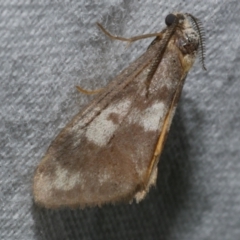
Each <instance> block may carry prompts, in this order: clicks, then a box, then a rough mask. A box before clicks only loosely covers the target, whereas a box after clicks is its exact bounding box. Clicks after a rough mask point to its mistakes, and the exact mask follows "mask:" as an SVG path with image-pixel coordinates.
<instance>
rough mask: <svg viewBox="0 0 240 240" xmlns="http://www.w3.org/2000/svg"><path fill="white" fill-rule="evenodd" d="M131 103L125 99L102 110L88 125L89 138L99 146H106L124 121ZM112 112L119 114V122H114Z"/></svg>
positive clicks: (87, 134)
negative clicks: (111, 116)
mask: <svg viewBox="0 0 240 240" xmlns="http://www.w3.org/2000/svg"><path fill="white" fill-rule="evenodd" d="M130 105H131V101H130V100H127V99H125V100H122V101H120V102H117V103H115V104H110V105H109V106H108V107H107V108H105V109H104V110H102V112H101V113H100V114H99V115H98V116H97V117H96V118H95V119H94V120H93V121H92V122H91V124H90V125H89V126H88V128H87V131H86V137H87V139H88V140H89V141H91V142H93V143H95V144H96V145H98V146H105V145H106V144H107V143H108V141H109V140H110V138H111V137H112V136H113V134H114V132H115V131H116V129H117V128H118V125H119V123H121V122H122V120H123V119H124V117H125V116H126V114H127V113H128V111H129V108H130ZM111 114H117V117H118V123H114V122H113V121H112V120H111V118H110V115H111Z"/></svg>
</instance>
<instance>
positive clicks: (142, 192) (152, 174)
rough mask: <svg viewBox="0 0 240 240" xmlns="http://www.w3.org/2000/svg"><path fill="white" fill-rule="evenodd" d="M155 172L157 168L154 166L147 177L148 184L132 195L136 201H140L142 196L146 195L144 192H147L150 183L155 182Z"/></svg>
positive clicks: (153, 183)
mask: <svg viewBox="0 0 240 240" xmlns="http://www.w3.org/2000/svg"><path fill="white" fill-rule="evenodd" d="M157 172H158V169H157V167H155V168H154V169H153V172H152V173H151V176H150V178H149V181H148V184H147V186H146V188H145V189H144V190H142V191H140V192H137V193H136V194H135V196H134V198H135V199H136V202H137V203H139V202H140V201H142V200H143V199H144V197H145V196H146V194H147V193H148V191H149V189H150V187H151V186H152V185H155V184H156V180H157Z"/></svg>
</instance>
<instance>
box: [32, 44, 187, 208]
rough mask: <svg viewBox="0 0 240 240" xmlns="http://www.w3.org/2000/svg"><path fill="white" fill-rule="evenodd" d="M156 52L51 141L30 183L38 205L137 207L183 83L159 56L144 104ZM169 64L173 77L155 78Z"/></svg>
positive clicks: (171, 61)
mask: <svg viewBox="0 0 240 240" xmlns="http://www.w3.org/2000/svg"><path fill="white" fill-rule="evenodd" d="M156 45H157V44H155V45H154V46H152V47H151V48H150V49H149V50H148V51H147V52H146V53H145V54H144V55H143V56H142V57H140V58H139V59H138V60H136V61H135V62H134V63H133V64H132V65H131V66H130V67H129V68H128V69H126V70H125V71H123V72H122V74H120V75H119V76H118V77H117V78H116V81H114V82H113V83H110V84H109V85H108V87H107V88H106V91H105V92H103V93H102V94H100V95H99V97H97V98H96V99H95V100H93V102H92V103H90V104H89V106H88V107H87V108H86V109H85V110H83V111H82V112H81V113H80V114H78V115H77V116H76V117H75V118H74V119H73V120H72V121H71V122H70V123H69V124H68V125H67V126H66V127H65V128H64V129H63V130H62V132H61V133H60V134H59V135H58V137H57V138H56V139H55V140H54V141H53V142H52V144H51V145H50V147H49V149H48V151H47V153H46V155H45V156H44V157H43V159H42V161H41V162H40V164H39V166H38V168H37V169H36V172H35V176H34V198H35V201H36V202H37V203H39V204H41V205H44V206H45V207H49V208H56V207H61V206H69V207H76V206H79V207H85V206H95V205H102V204H104V203H107V202H112V203H113V202H117V201H123V200H126V201H131V200H132V199H133V198H134V197H135V198H136V199H137V200H141V199H142V198H143V197H144V195H145V194H146V192H147V191H148V188H149V186H150V185H152V184H154V183H155V180H156V174H157V166H156V164H157V161H158V156H159V154H160V153H161V148H159V144H163V142H164V141H162V140H161V141H160V139H161V138H162V139H165V136H166V133H167V132H168V126H169V124H170V122H171V119H170V116H171V115H172V114H173V112H174V104H175V102H176V95H180V92H181V88H180V92H177V91H176V89H177V87H178V85H181V83H182V82H183V80H182V79H183V73H182V71H181V66H180V62H179V60H178V57H177V56H176V57H175V58H174V57H171V59H166V58H167V56H168V55H167V54H166V57H165V58H163V61H162V62H163V64H160V66H159V68H158V69H157V72H156V74H155V75H154V76H153V79H152V81H151V85H150V86H149V96H148V97H146V95H147V94H146V85H145V80H146V76H147V73H148V71H149V69H148V67H149V64H150V62H151V60H152V59H153V57H154V52H155V49H154V48H155V47H156V48H157V46H156ZM146 59H147V61H146ZM146 62H147V63H146ZM169 64H170V65H171V64H175V65H176V64H178V65H179V66H177V67H178V68H176V69H179V70H176V71H173V72H171V73H168V74H167V75H164V74H162V73H164V72H166V71H167V70H168V68H169ZM139 69H140V70H139ZM159 76H160V77H159ZM116 86H118V87H116ZM173 103H174V104H173Z"/></svg>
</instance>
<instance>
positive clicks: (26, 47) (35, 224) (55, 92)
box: [0, 0, 240, 240]
mask: <svg viewBox="0 0 240 240" xmlns="http://www.w3.org/2000/svg"><path fill="white" fill-rule="evenodd" d="M172 11H181V12H189V13H192V14H193V15H194V16H196V17H198V18H200V19H201V20H202V22H203V25H204V27H205V31H206V49H207V51H206V66H207V68H208V71H207V72H204V71H202V69H201V66H200V64H199V63H198V62H197V63H196V64H195V66H194V68H193V69H192V71H191V72H190V74H189V75H188V78H187V81H186V84H185V87H184V90H183V93H182V98H181V101H180V103H179V107H178V109H177V112H176V115H175V118H174V120H173V125H172V127H171V131H170V135H169V137H168V140H167V143H166V146H165V150H164V152H163V154H162V157H161V161H160V164H159V174H158V181H157V186H156V188H153V189H152V190H151V191H150V193H149V195H148V196H147V198H146V199H145V200H144V201H143V202H141V203H140V204H135V203H133V204H131V205H126V204H118V205H116V206H112V205H107V206H104V207H102V208H101V209H99V208H93V209H86V210H68V209H64V210H60V211H49V210H46V209H42V208H39V207H38V206H36V205H35V204H34V203H33V200H32V178H33V174H34V169H35V167H36V166H37V164H38V162H39V160H40V158H41V157H42V156H43V154H44V153H45V151H46V149H47V147H48V145H49V144H50V142H51V141H52V140H53V139H54V137H55V136H56V135H57V133H58V132H59V131H60V129H62V128H63V127H64V125H65V124H66V123H67V122H68V121H69V120H70V119H71V118H72V117H73V116H74V115H75V114H76V113H77V112H78V111H79V110H80V109H81V107H82V106H83V105H84V104H86V103H87V102H88V101H89V98H88V97H86V96H82V95H81V94H78V93H77V92H76V89H75V87H74V86H75V85H77V84H78V85H81V86H83V87H86V88H92V89H94V88H96V87H102V86H104V85H105V84H106V83H107V82H109V81H110V80H111V78H112V77H114V75H115V74H117V73H118V72H119V71H120V70H121V69H123V68H124V67H125V66H127V65H128V63H129V62H131V61H132V60H134V59H135V58H136V57H137V56H139V55H140V54H141V53H142V52H144V50H145V49H146V47H147V46H148V44H149V43H150V42H151V40H149V39H148V40H144V41H139V42H136V43H134V44H132V45H131V46H130V47H129V48H127V49H126V48H125V46H126V45H125V44H124V43H122V42H117V41H114V42H113V41H111V40H109V39H107V38H106V36H104V35H103V34H102V33H101V32H100V31H99V30H98V29H97V27H96V25H95V23H96V22H97V21H98V22H101V23H102V24H103V25H104V26H105V27H106V28H107V29H109V30H110V31H111V32H113V33H115V34H118V35H122V36H134V35H139V34H142V33H149V32H156V31H159V30H161V29H162V28H163V27H164V19H165V16H166V15H167V14H168V13H170V12H172ZM239 11H240V4H239V2H238V1H237V0H236V1H224V0H214V1H213V0H212V1H197V0H192V1H162V0H152V1H150V0H146V1H144V3H143V2H142V3H141V2H140V1H137V0H133V1H121V0H115V1H101V2H100V1H80V0H74V1H50V0H48V1H47V0H38V1H27V0H18V1H17V0H16V1H13V0H10V1H3V0H1V1H0V49H1V51H0V84H1V85H0V86H1V87H0V114H1V118H0V121H1V124H0V136H1V137H0V138H1V141H0V161H1V163H0V164H1V168H0V239H3V240H5V239H6V240H14V239H18V240H19V239H24V240H26V239H37V240H45V239H51V240H55V239H56V240H59V239H71V240H72V239H144V240H146V239H164V240H170V239H171V240H173V239H176V240H178V239H180V240H182V239H191V240H195V239H218V240H228V239H230V240H231V239H233V240H235V239H240V161H239V160H240V159H239V156H240V111H239V110H240V106H239V105H240V81H239V76H240V68H239V64H240V57H239V45H240V29H239V22H240V15H239Z"/></svg>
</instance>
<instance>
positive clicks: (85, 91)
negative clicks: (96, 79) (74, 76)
mask: <svg viewBox="0 0 240 240" xmlns="http://www.w3.org/2000/svg"><path fill="white" fill-rule="evenodd" d="M76 88H77V90H78V91H79V92H81V93H84V94H86V95H92V94H97V93H100V92H101V91H102V90H103V89H104V88H99V89H95V90H87V89H84V88H81V87H80V86H76Z"/></svg>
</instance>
